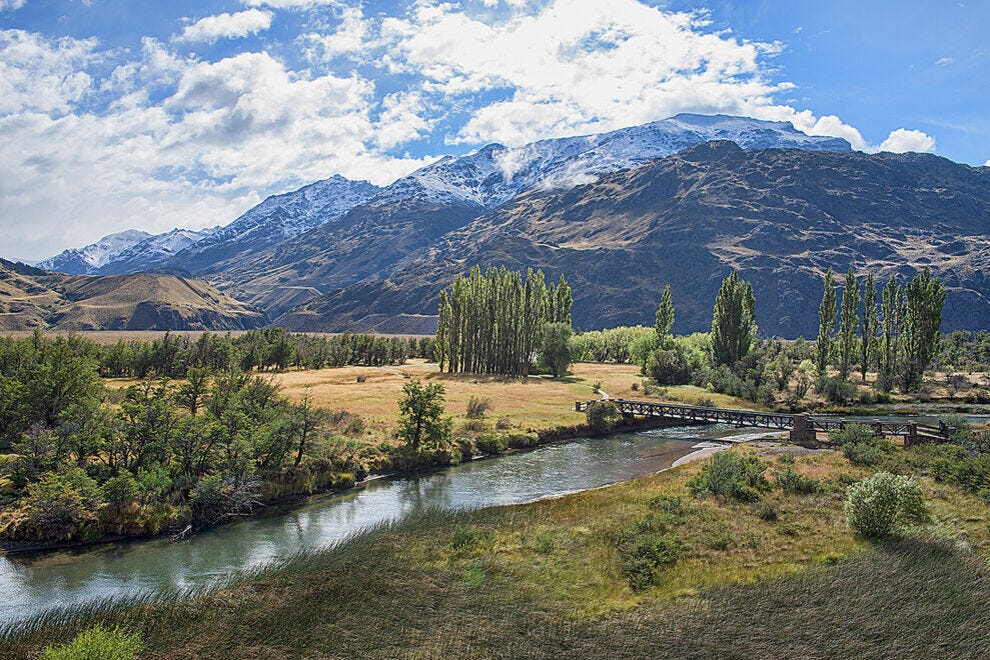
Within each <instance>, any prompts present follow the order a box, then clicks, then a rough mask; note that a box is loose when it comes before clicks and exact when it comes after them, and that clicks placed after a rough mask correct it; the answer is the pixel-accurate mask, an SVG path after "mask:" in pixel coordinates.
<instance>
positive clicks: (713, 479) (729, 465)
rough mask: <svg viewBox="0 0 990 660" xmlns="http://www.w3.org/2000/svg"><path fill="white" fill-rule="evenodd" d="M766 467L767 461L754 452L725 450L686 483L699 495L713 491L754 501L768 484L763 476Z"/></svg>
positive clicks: (728, 496) (715, 493)
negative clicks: (746, 453)
mask: <svg viewBox="0 0 990 660" xmlns="http://www.w3.org/2000/svg"><path fill="white" fill-rule="evenodd" d="M766 469H767V465H766V463H763V462H762V461H760V460H759V459H758V458H756V457H755V456H743V455H741V454H738V453H736V452H734V451H722V452H719V453H717V454H715V455H714V456H712V457H711V458H710V459H709V460H708V462H707V463H705V466H704V467H703V468H702V469H701V472H700V473H699V474H697V475H695V476H694V477H692V478H691V479H690V480H689V481H688V483H687V486H688V488H689V489H690V490H691V492H692V493H694V495H695V496H697V497H704V496H705V495H714V496H716V497H726V498H734V499H737V500H741V501H743V502H753V501H756V500H758V499H760V491H761V490H765V489H766V488H768V487H769V483H768V482H767V480H766V478H765V477H764V476H763V473H764V472H766Z"/></svg>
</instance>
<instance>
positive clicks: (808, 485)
mask: <svg viewBox="0 0 990 660" xmlns="http://www.w3.org/2000/svg"><path fill="white" fill-rule="evenodd" d="M774 483H775V484H776V485H777V487H778V488H780V489H781V490H783V491H784V492H785V493H790V494H793V495H811V494H813V493H817V492H818V491H820V490H821V482H820V481H818V479H814V478H812V477H806V476H804V475H803V474H801V473H799V472H795V471H794V468H793V467H791V466H790V465H788V466H787V467H786V468H785V469H784V470H782V471H780V472H778V473H777V474H776V475H775V476H774Z"/></svg>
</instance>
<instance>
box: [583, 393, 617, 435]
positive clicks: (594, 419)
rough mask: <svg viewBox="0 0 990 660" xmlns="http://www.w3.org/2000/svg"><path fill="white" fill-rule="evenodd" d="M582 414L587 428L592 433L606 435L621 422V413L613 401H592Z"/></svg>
mask: <svg viewBox="0 0 990 660" xmlns="http://www.w3.org/2000/svg"><path fill="white" fill-rule="evenodd" d="M584 414H585V419H586V420H587V423H588V427H589V428H590V429H591V430H592V432H594V433H608V432H609V431H611V430H612V429H613V428H614V427H615V425H616V424H618V423H619V422H620V421H622V413H620V412H619V409H618V407H617V406H616V405H615V403H614V402H613V401H592V402H591V403H589V404H588V407H587V409H585V411H584Z"/></svg>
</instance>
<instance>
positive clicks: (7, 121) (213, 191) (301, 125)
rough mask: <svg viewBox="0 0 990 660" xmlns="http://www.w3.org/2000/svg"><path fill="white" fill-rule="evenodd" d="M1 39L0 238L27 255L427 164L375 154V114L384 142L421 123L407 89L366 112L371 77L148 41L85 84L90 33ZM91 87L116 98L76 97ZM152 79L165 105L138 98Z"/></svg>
mask: <svg viewBox="0 0 990 660" xmlns="http://www.w3.org/2000/svg"><path fill="white" fill-rule="evenodd" d="M2 38H3V41H0V61H2V62H3V63H4V66H5V67H7V69H6V70H5V72H4V73H5V75H3V76H2V78H0V80H2V83H0V84H2V85H4V90H3V91H4V94H3V95H2V100H0V103H3V104H5V105H4V106H3V110H2V111H0V218H4V219H15V218H16V219H18V220H19V221H18V222H12V221H9V220H5V221H4V222H0V245H3V246H4V250H5V251H9V252H10V253H11V254H14V253H16V254H19V255H22V256H24V257H25V258H41V257H44V256H47V255H50V254H52V253H54V252H57V251H58V250H60V249H62V248H64V247H67V246H69V245H83V244H86V243H88V242H91V241H93V240H94V239H96V238H99V237H100V236H102V235H105V234H108V233H111V232H114V231H120V230H123V229H127V228H131V227H139V228H142V229H145V230H147V231H155V232H157V231H165V230H167V229H170V228H172V227H174V226H185V227H204V226H210V225H216V224H222V223H226V222H229V221H230V220H232V219H233V218H234V217H236V216H237V214H239V213H241V212H243V211H244V210H246V209H247V208H249V207H250V206H252V205H253V204H255V203H257V202H258V201H260V199H261V198H262V197H263V196H264V195H266V194H270V193H275V192H283V191H285V190H291V189H294V188H296V187H298V186H299V185H302V184H304V183H308V182H311V181H314V180H316V179H321V178H325V177H327V176H330V175H332V174H334V173H338V172H339V173H341V174H343V175H344V176H347V177H350V178H354V179H369V180H372V181H374V182H376V183H379V184H385V183H389V182H391V181H393V180H394V179H396V178H398V177H400V176H403V175H405V174H407V173H409V172H410V171H412V170H413V169H416V168H418V167H420V166H422V165H424V164H426V163H427V162H429V161H430V160H431V159H429V158H423V159H416V158H409V157H406V158H395V157H391V156H387V155H385V154H383V152H382V151H381V149H382V147H381V146H379V143H378V141H379V131H378V130H377V129H378V124H379V123H381V124H382V126H383V129H384V130H383V132H382V133H381V134H382V135H391V138H390V139H389V142H390V143H399V142H401V141H402V139H403V136H409V135H415V134H417V133H418V132H420V131H421V130H423V125H422V123H421V122H418V121H417V120H416V118H415V117H414V116H412V115H411V114H410V113H409V112H408V111H407V109H406V108H404V106H405V105H407V104H409V103H412V102H413V101H414V100H415V99H414V98H412V97H410V98H399V97H396V98H395V99H393V101H391V102H390V103H387V104H385V105H384V106H383V108H384V109H383V111H382V112H381V113H380V115H381V116H380V117H377V118H376V117H375V116H374V113H373V112H372V107H373V106H374V98H373V91H374V86H373V84H372V83H371V82H370V81H368V80H366V79H363V78H361V77H359V76H357V75H349V76H346V77H341V76H335V75H332V74H325V75H311V74H309V73H307V72H304V71H303V72H300V71H294V70H291V69H289V68H288V67H286V65H285V64H283V63H282V62H280V61H278V60H276V59H275V58H273V57H272V56H270V55H269V54H267V53H242V54H240V55H237V56H234V57H230V58H225V59H222V60H220V61H218V62H203V61H198V60H195V59H190V58H182V57H178V56H176V55H175V54H174V53H170V52H169V51H167V50H166V49H165V48H164V47H163V45H162V44H160V43H158V42H155V41H154V40H150V39H148V40H145V43H144V49H143V51H142V53H141V56H140V58H139V59H137V60H135V61H132V62H127V63H125V64H122V65H121V66H119V67H118V68H117V69H116V70H114V71H112V72H111V73H110V74H109V75H106V76H105V78H103V79H99V80H96V78H95V76H96V74H95V73H94V74H92V75H93V77H92V78H91V77H90V75H91V74H89V73H86V72H85V71H83V70H74V66H79V67H80V68H85V66H86V64H87V62H90V61H98V59H99V56H100V54H99V53H98V52H96V44H94V43H92V42H88V41H86V42H79V41H73V40H70V39H64V40H58V41H52V40H45V39H44V38H43V37H40V36H38V35H27V34H24V33H15V34H9V33H5V34H3V35H2ZM3 48H8V49H12V51H9V50H3ZM14 54H19V56H18V57H15V56H14ZM71 63H75V64H74V65H71V66H70V64H71ZM10 74H15V75H10ZM80 77H82V78H80ZM46 87H49V88H51V90H53V91H52V92H51V93H50V94H48V95H47V96H45V95H44V92H45V88H46ZM97 88H98V89H99V90H100V91H101V94H103V95H117V96H116V98H115V99H113V101H112V102H110V103H108V104H107V105H106V106H105V107H103V108H102V109H101V110H92V109H88V108H87V106H88V105H89V104H88V103H83V104H80V102H81V101H85V99H86V95H87V93H88V92H91V91H93V90H95V89H97ZM151 89H159V90H162V89H164V90H167V91H166V93H165V99H164V101H161V102H156V103H152V102H149V98H150V97H151V94H150V91H149V90H151ZM159 93H161V92H160V91H159Z"/></svg>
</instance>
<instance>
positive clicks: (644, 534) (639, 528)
mask: <svg viewBox="0 0 990 660" xmlns="http://www.w3.org/2000/svg"><path fill="white" fill-rule="evenodd" d="M615 547H616V549H617V550H618V552H619V562H620V566H621V569H622V573H623V575H625V577H626V580H627V581H628V582H629V586H630V588H632V590H633V591H643V590H644V589H647V588H649V587H650V586H652V585H653V584H655V583H656V581H657V579H658V578H659V577H660V576H662V575H663V573H664V571H666V570H667V569H669V568H671V567H672V566H674V565H675V564H676V563H677V561H678V560H679V559H680V558H681V556H682V555H683V553H684V550H685V544H684V542H683V541H682V540H681V539H680V538H679V537H678V536H677V535H676V534H673V533H671V532H669V531H667V529H666V526H665V525H663V524H657V523H656V522H655V521H654V520H653V519H650V518H648V519H647V520H645V521H641V522H637V523H634V524H633V525H630V526H629V527H627V528H626V529H624V530H622V531H621V532H619V533H618V534H617V535H616V538H615Z"/></svg>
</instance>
